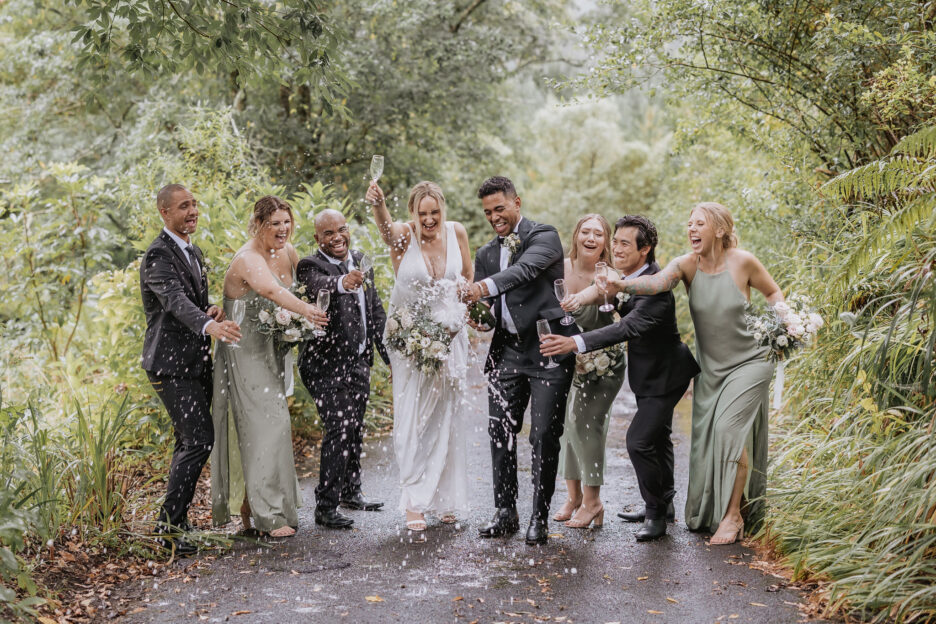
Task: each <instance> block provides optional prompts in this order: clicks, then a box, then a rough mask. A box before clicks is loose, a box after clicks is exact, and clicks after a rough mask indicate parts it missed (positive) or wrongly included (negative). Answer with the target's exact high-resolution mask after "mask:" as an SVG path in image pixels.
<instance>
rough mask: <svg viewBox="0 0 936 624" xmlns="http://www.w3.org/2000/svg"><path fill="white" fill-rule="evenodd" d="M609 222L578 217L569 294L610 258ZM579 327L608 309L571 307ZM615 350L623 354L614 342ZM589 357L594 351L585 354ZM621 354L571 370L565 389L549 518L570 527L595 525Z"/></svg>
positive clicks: (588, 326) (607, 319) (603, 321)
mask: <svg viewBox="0 0 936 624" xmlns="http://www.w3.org/2000/svg"><path fill="white" fill-rule="evenodd" d="M611 261H612V258H611V225H610V224H609V223H608V221H607V219H605V218H604V217H603V216H601V215H599V214H587V215H585V216H584V217H582V218H581V219H579V220H578V223H577V224H576V225H575V230H574V232H573V234H572V249H571V250H570V251H569V257H568V258H566V260H565V286H566V292H567V293H568V294H574V293H577V292H579V291H581V290H584V289H585V288H588V287H589V286H591V285H592V284H593V283H594V281H595V265H596V264H597V263H599V262H604V263H606V264H608V265H610V264H611ZM575 317H576V319H575V320H576V322H577V324H578V326H579V328H580V329H581V330H582V331H590V330H592V329H597V328H599V327H604V326H605V325H609V324H611V323H613V322H614V312H613V311H612V312H601V311H599V310H598V305H597V304H595V305H587V306H582V307H581V308H579V309H578V310H577V311H576V312H575ZM615 348H617V349H618V352H619V353H620V354H621V355H623V351H622V350H621V349H620V348H619V347H615ZM589 357H594V355H591V356H589ZM624 366H625V359H624V358H623V357H620V358H618V359H617V360H616V361H614V362H613V365H612V366H611V367H610V369H609V371H608V374H607V375H603V376H600V377H597V378H595V379H585V378H584V377H583V376H582V375H581V373H580V372H578V369H579V367H578V366H577V367H576V370H577V373H576V376H575V379H574V381H573V384H572V391H571V392H570V393H569V401H568V407H567V409H566V418H565V433H564V434H563V436H562V439H561V441H560V444H561V449H562V450H561V451H560V454H559V467H560V470H561V471H562V475H563V476H564V477H565V480H566V487H567V488H568V494H567V496H566V500H565V503H564V504H563V505H562V507H561V508H560V509H559V510H558V511H557V512H556V514H555V515H554V516H553V520H556V521H559V522H565V525H566V526H567V527H570V528H574V529H583V528H587V527H588V526H590V525H591V524H592V523H594V525H595V526H601V524H602V521H603V519H604V506H603V505H602V503H601V496H600V494H601V486H602V485H603V484H604V468H605V441H606V440H607V438H608V421H609V418H608V416H609V414H610V413H611V404H612V403H613V402H614V397H616V396H617V393H618V391H619V390H620V389H621V385H622V384H623V383H624Z"/></svg>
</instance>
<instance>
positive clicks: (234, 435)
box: [211, 196, 327, 537]
mask: <svg viewBox="0 0 936 624" xmlns="http://www.w3.org/2000/svg"><path fill="white" fill-rule="evenodd" d="M292 230H293V217H292V210H291V208H290V206H289V204H288V203H286V202H285V201H283V200H282V199H279V198H278V197H273V196H266V197H264V198H262V199H260V200H259V201H258V202H257V204H256V205H255V206H254V214H253V218H252V220H251V233H252V235H253V236H252V238H251V239H250V240H249V241H248V242H247V243H246V244H245V245H244V246H243V247H242V248H241V249H240V250H239V251H238V252H237V253H236V254H235V255H234V259H233V260H232V261H231V266H230V268H229V269H228V271H227V274H226V275H225V278H224V311H225V314H226V315H227V316H228V317H229V318H230V316H231V314H232V311H233V305H234V301H236V300H242V301H244V303H245V307H246V314H245V315H244V319H243V321H242V322H241V334H242V338H241V340H240V341H239V342H238V344H237V347H233V346H232V345H228V344H224V343H221V344H219V345H218V347H217V350H216V352H215V369H214V370H215V378H214V404H213V406H212V413H213V418H214V429H215V445H214V448H213V449H212V451H211V498H212V517H213V519H214V522H215V524H226V523H227V522H228V521H230V516H231V509H236V508H237V507H238V506H239V507H240V512H241V519H242V521H243V523H244V529H245V530H247V529H250V528H251V519H252V520H253V523H254V524H255V526H256V529H257V530H258V531H261V532H263V533H268V534H269V535H271V536H273V537H288V536H290V535H294V534H295V532H296V528H297V527H298V525H299V515H298V511H297V508H298V507H299V505H300V504H301V501H300V497H299V483H298V481H297V479H296V468H295V462H294V459H293V452H292V427H291V424H290V420H289V411H288V409H287V407H286V376H287V374H291V373H292V371H291V370H288V369H287V364H286V362H285V361H284V360H285V357H286V355H287V353H288V351H289V346H290V345H291V343H285V342H282V341H280V340H277V339H275V338H273V337H271V336H268V335H265V334H261V333H260V332H259V331H258V322H257V316H258V314H259V312H260V310H261V309H263V308H264V307H266V306H268V305H269V304H270V301H272V302H273V303H275V304H276V305H278V306H281V307H284V308H286V309H287V310H290V311H293V312H297V313H299V314H302V315H303V316H305V317H306V318H307V319H308V320H309V321H310V322H312V323H315V324H317V325H319V326H322V325H324V324H325V322H326V321H327V317H326V316H325V315H324V314H322V313H321V311H320V310H319V309H318V308H317V307H315V306H313V305H311V304H309V303H306V302H305V301H302V300H300V299H298V298H297V297H296V296H295V295H293V294H292V293H291V292H290V291H289V286H290V285H291V284H292V282H293V280H294V279H295V268H296V264H297V263H298V262H299V258H298V256H297V254H296V251H295V249H293V247H292V245H291V244H289V242H288V240H289V236H290V235H291V233H292Z"/></svg>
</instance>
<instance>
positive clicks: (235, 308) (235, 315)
mask: <svg viewBox="0 0 936 624" xmlns="http://www.w3.org/2000/svg"><path fill="white" fill-rule="evenodd" d="M245 314H247V302H246V301H244V300H243V299H234V300H232V301H231V320H232V321H234V322H235V323H237V326H238V327H240V324H241V323H243V322H244V315H245ZM230 346H231V348H232V349H240V345H239V344H237V343H236V342H232V343H231V344H230Z"/></svg>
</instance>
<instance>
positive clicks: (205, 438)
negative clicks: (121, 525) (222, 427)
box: [147, 366, 214, 527]
mask: <svg viewBox="0 0 936 624" xmlns="http://www.w3.org/2000/svg"><path fill="white" fill-rule="evenodd" d="M147 376H148V377H149V380H150V383H151V384H152V385H153V388H155V390H156V394H157V395H159V398H160V399H161V400H162V402H163V405H165V406H166V411H167V412H169V418H170V419H171V420H172V428H173V434H174V437H175V447H174V448H173V451H172V463H171V464H170V466H169V483H168V485H167V487H166V500H165V501H164V502H163V505H162V508H161V509H160V510H159V517H158V519H157V521H158V522H159V523H163V524H169V525H171V526H174V527H180V526H182V525H183V524H184V523H185V522H186V521H187V520H188V509H189V505H191V504H192V498H193V497H194V496H195V488H196V486H197V485H198V477H199V475H200V474H201V471H202V468H203V467H204V466H205V462H207V461H208V456H209V455H210V454H211V447H212V445H213V444H214V425H213V424H212V421H211V393H212V389H213V385H212V374H211V367H210V366H206V367H205V371H204V372H203V373H202V375H201V376H200V377H198V378H194V379H193V378H189V377H174V376H168V375H156V374H155V373H151V372H147Z"/></svg>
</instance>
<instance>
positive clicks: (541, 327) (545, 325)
mask: <svg viewBox="0 0 936 624" xmlns="http://www.w3.org/2000/svg"><path fill="white" fill-rule="evenodd" d="M536 333H537V334H538V335H539V338H540V340H542V339H543V338H545V337H546V336H548V335H549V334H551V333H552V330H550V329H549V321H547V320H546V319H540V320H538V321H536ZM557 366H559V364H557V363H556V362H554V361H553V359H552V356H551V355H550V356H549V361H548V362H547V364H546V368H556V367H557Z"/></svg>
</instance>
